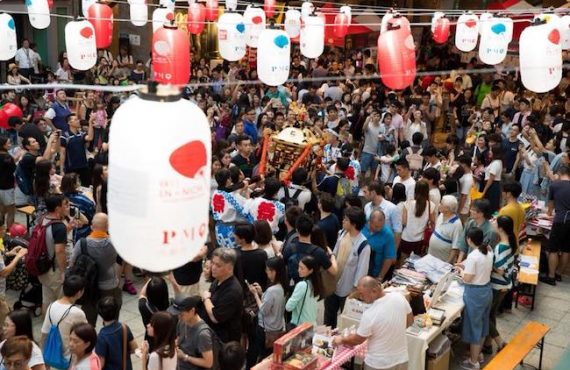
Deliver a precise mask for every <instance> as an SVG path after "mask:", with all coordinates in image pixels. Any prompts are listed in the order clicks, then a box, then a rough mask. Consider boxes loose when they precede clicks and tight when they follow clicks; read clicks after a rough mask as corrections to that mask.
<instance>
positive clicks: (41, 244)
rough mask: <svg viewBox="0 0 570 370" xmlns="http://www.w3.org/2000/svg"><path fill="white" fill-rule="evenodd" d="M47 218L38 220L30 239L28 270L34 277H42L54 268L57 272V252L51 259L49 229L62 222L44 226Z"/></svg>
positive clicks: (50, 222)
mask: <svg viewBox="0 0 570 370" xmlns="http://www.w3.org/2000/svg"><path fill="white" fill-rule="evenodd" d="M45 220H46V218H45V217H41V218H40V219H39V220H38V223H37V224H36V226H34V229H33V230H32V236H31V237H30V245H29V247H28V254H27V256H26V258H25V263H26V270H28V273H29V274H30V275H32V276H36V277H37V276H40V275H43V274H45V273H46V272H48V271H49V269H50V268H53V270H54V271H55V265H54V260H55V251H54V253H53V257H50V255H49V252H48V248H47V240H46V238H47V229H48V227H50V226H52V225H53V224H57V223H61V221H60V220H51V221H49V222H47V223H45V224H44V221H45Z"/></svg>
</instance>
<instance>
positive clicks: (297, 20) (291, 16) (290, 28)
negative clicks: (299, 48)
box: [285, 9, 301, 39]
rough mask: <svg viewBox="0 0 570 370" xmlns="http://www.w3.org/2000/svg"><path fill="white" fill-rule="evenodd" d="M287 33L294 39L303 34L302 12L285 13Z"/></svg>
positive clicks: (290, 10)
mask: <svg viewBox="0 0 570 370" xmlns="http://www.w3.org/2000/svg"><path fill="white" fill-rule="evenodd" d="M285 31H286V32H287V34H288V35H289V37H291V38H292V39H294V38H297V37H299V35H300V34H301V12H300V11H298V10H294V9H289V10H287V12H286V13H285Z"/></svg>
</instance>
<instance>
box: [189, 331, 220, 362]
mask: <svg viewBox="0 0 570 370" xmlns="http://www.w3.org/2000/svg"><path fill="white" fill-rule="evenodd" d="M204 330H208V331H209V332H210V337H211V338H212V355H213V357H214V363H213V364H212V367H211V370H220V359H219V357H220V352H221V351H222V347H223V346H224V343H222V341H221V340H220V338H219V337H218V336H217V335H216V333H215V332H214V331H213V330H212V328H210V326H208V324H206V323H205V322H203V324H202V327H201V328H200V331H199V332H198V335H197V336H196V337H197V338H200V334H201V333H202V332H203V331H204ZM196 352H197V353H195V354H194V357H198V358H200V357H202V354H201V353H199V352H198V346H196Z"/></svg>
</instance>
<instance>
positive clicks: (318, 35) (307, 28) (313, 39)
mask: <svg viewBox="0 0 570 370" xmlns="http://www.w3.org/2000/svg"><path fill="white" fill-rule="evenodd" d="M303 22H304V25H303V27H301V40H300V43H301V54H303V56H305V57H307V58H311V59H314V58H318V57H320V56H321V54H322V53H323V51H324V50H325V21H324V20H323V18H322V17H319V16H318V15H309V16H307V17H305V18H303Z"/></svg>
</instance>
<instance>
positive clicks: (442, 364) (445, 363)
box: [427, 348, 451, 370]
mask: <svg viewBox="0 0 570 370" xmlns="http://www.w3.org/2000/svg"><path fill="white" fill-rule="evenodd" d="M450 352H451V351H450V349H449V348H448V349H447V350H446V351H445V352H443V353H442V354H441V355H439V356H438V357H436V358H430V357H428V365H427V370H449V354H450Z"/></svg>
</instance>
